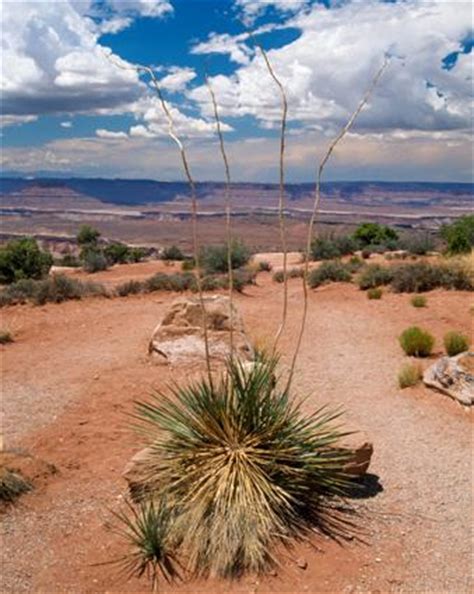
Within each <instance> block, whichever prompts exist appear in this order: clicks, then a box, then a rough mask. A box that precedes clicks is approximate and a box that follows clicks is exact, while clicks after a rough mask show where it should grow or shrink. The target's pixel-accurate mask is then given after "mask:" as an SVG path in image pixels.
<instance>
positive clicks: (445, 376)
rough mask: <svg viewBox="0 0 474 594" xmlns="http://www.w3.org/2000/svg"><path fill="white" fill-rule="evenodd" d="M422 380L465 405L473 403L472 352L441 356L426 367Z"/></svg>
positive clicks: (473, 368) (473, 361)
mask: <svg viewBox="0 0 474 594" xmlns="http://www.w3.org/2000/svg"><path fill="white" fill-rule="evenodd" d="M423 382H424V383H425V384H426V385H427V386H429V387H430V388H434V389H435V390H439V391H440V392H443V394H447V395H448V396H451V398H454V400H457V401H458V402H460V403H461V404H464V405H466V406H472V404H473V403H474V353H461V354H459V355H456V356H455V357H442V358H441V359H439V360H438V361H436V363H434V364H433V365H431V366H430V367H428V369H427V370H426V371H425V373H424V374H423Z"/></svg>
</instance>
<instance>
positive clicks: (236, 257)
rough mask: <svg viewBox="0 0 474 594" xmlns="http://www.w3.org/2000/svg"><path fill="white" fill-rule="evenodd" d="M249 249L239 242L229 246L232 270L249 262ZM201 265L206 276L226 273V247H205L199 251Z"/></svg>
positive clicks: (235, 241) (236, 241)
mask: <svg viewBox="0 0 474 594" xmlns="http://www.w3.org/2000/svg"><path fill="white" fill-rule="evenodd" d="M251 255H252V253H251V251H250V249H249V248H248V247H247V246H246V245H245V244H244V243H242V242H241V241H238V240H234V241H233V242H232V245H231V263H232V268H241V267H242V266H244V265H245V264H247V263H248V261H249V260H250V256H251ZM201 265H202V267H203V268H204V270H205V271H206V273H207V274H216V273H225V272H228V262H227V245H225V244H223V245H216V246H206V247H204V248H203V249H202V250H201Z"/></svg>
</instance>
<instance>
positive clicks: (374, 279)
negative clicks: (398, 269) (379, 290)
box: [358, 264, 392, 290]
mask: <svg viewBox="0 0 474 594" xmlns="http://www.w3.org/2000/svg"><path fill="white" fill-rule="evenodd" d="M391 280H392V269H391V268H389V267H388V266H381V265H380V264H368V265H367V266H366V267H365V268H363V269H362V271H361V273H360V275H359V278H358V284H359V288H360V289H362V290H365V289H375V288H376V287H380V286H383V285H388V284H389V283H390V281H391Z"/></svg>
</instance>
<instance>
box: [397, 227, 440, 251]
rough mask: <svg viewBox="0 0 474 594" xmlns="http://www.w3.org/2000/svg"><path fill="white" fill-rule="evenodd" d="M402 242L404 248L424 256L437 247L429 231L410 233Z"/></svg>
mask: <svg viewBox="0 0 474 594" xmlns="http://www.w3.org/2000/svg"><path fill="white" fill-rule="evenodd" d="M400 244H401V248H402V249H403V250H406V251H407V252H409V253H410V254H415V255H417V256H424V255H425V254H427V253H428V252H432V251H433V250H434V248H435V242H434V239H433V237H432V235H430V234H429V233H428V232H425V233H423V232H417V233H410V234H409V235H407V236H406V237H404V238H403V239H402V241H401V242H400Z"/></svg>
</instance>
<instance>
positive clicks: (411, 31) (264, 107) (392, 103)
mask: <svg viewBox="0 0 474 594" xmlns="http://www.w3.org/2000/svg"><path fill="white" fill-rule="evenodd" d="M470 22H471V3H470V2H457V3H456V7H455V9H454V8H453V3H451V2H444V1H442V0H437V1H435V0H433V1H427V0H426V1H416V0H407V1H405V2H398V3H395V4H394V3H383V2H379V1H377V0H367V1H364V2H345V3H342V4H341V5H340V6H339V7H337V8H332V9H331V10H327V9H325V8H324V7H323V6H321V5H314V6H313V7H312V8H311V9H308V10H305V11H302V12H300V13H299V14H297V15H296V16H294V17H292V18H291V19H290V20H289V21H287V22H286V25H287V26H295V27H297V28H299V29H300V30H301V35H300V37H299V38H298V39H296V40H295V41H293V42H292V43H290V44H288V45H286V46H284V47H282V48H279V49H273V50H270V51H269V52H268V55H269V57H270V60H271V62H272V64H273V67H274V69H275V72H276V73H277V74H278V76H279V77H280V79H281V80H282V82H283V83H284V85H285V87H286V89H287V92H288V99H289V118H290V120H293V121H295V122H300V123H302V124H304V125H305V126H306V127H309V128H315V129H317V128H321V127H323V128H324V129H325V130H327V131H329V133H334V131H335V130H336V129H337V128H338V127H339V126H340V125H341V123H342V122H344V121H345V120H346V119H347V118H348V116H349V114H350V113H351V112H352V111H353V109H354V108H355V106H356V105H357V103H358V101H359V99H360V97H361V96H362V94H363V92H364V90H365V88H366V87H367V85H368V83H369V81H370V80H371V78H372V76H373V75H374V73H375V71H376V70H377V69H378V67H379V66H380V64H381V62H382V60H383V56H384V53H385V52H386V51H387V50H390V51H392V52H396V54H397V55H399V56H403V62H402V61H401V60H394V61H393V63H392V65H391V66H390V67H389V70H388V71H387V72H386V74H385V75H384V78H383V79H382V81H381V84H380V86H379V87H378V89H377V90H376V93H375V95H374V96H373V99H372V101H371V104H370V105H369V106H368V107H367V108H366V109H365V110H364V112H363V114H362V115H361V117H360V119H359V120H358V123H357V126H358V129H368V130H370V129H372V130H374V129H375V130H392V129H420V130H428V131H430V130H434V131H436V130H449V129H465V128H467V127H469V126H470V117H471V105H472V104H471V98H470V97H471V92H472V72H471V67H472V61H471V56H470V55H465V54H461V55H460V56H459V58H458V61H457V64H456V65H455V67H454V68H453V69H452V70H446V69H443V68H442V60H443V58H444V57H445V56H446V55H447V54H449V53H450V52H453V51H456V50H457V49H459V46H460V42H461V40H462V39H463V38H464V37H465V36H466V35H467V34H468V32H469V29H470ZM374 31H377V35H374ZM208 43H209V44H211V43H213V44H214V48H213V49H212V51H221V52H226V51H228V49H229V48H230V47H232V44H234V45H236V44H237V45H238V47H239V48H240V49H241V50H242V52H243V53H244V55H245V50H243V48H242V45H243V44H244V41H243V40H242V37H241V36H236V37H234V38H231V37H229V36H227V38H225V39H223V38H222V37H219V36H213V37H211V39H210V40H209V42H208ZM207 49H208V51H210V50H211V47H209V46H208V48H207ZM201 50H202V48H201ZM242 62H243V65H242V67H241V68H239V69H238V70H237V71H236V73H235V74H234V75H232V76H223V75H220V76H216V77H214V79H213V81H212V83H213V86H214V89H215V91H216V94H217V97H218V100H219V104H220V106H221V110H222V113H223V114H224V115H227V116H244V115H253V116H255V117H256V118H257V119H258V120H259V121H260V124H261V125H262V127H272V126H276V125H277V124H278V119H279V117H280V106H279V101H280V98H279V95H278V92H277V90H276V89H275V86H274V85H273V84H272V81H271V79H270V77H269V74H268V72H267V70H266V68H265V64H264V62H263V60H262V58H261V56H259V55H258V54H256V55H255V57H254V58H253V59H252V60H251V61H250V60H247V63H244V61H242ZM188 97H189V98H190V99H194V100H196V101H197V102H199V103H200V104H201V107H202V113H203V114H204V115H210V113H211V111H210V108H211V106H210V104H209V101H208V94H207V89H206V88H205V86H202V87H198V88H196V89H193V90H192V91H190V92H189V93H188Z"/></svg>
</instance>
